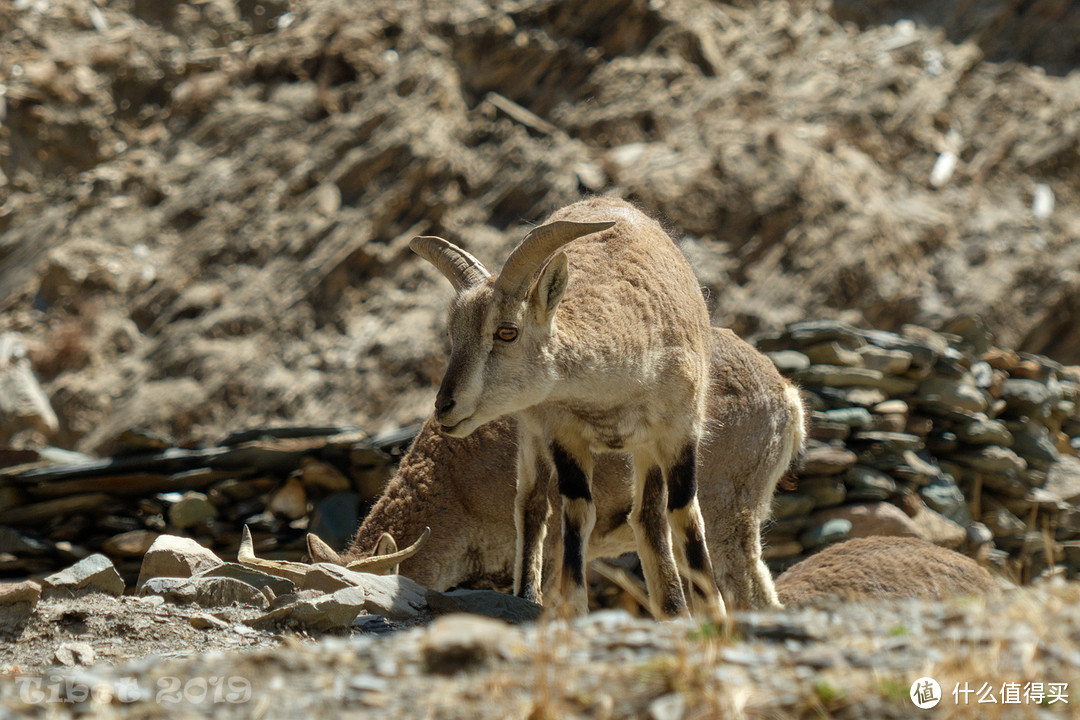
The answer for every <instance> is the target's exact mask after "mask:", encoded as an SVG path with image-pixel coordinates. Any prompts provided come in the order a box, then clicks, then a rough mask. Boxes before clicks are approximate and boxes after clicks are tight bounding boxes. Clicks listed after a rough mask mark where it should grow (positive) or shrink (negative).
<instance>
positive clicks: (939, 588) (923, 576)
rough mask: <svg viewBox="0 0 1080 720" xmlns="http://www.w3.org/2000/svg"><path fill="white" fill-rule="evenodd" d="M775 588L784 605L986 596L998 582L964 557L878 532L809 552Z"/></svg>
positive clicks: (994, 592) (787, 572) (997, 585)
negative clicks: (878, 533) (816, 551)
mask: <svg viewBox="0 0 1080 720" xmlns="http://www.w3.org/2000/svg"><path fill="white" fill-rule="evenodd" d="M776 591H777V593H778V595H779V597H780V600H781V602H783V603H784V605H805V604H807V603H811V602H814V601H815V600H820V599H824V598H833V597H835V598H840V599H842V600H871V599H880V598H925V599H928V600H945V599H947V598H951V597H956V596H958V595H975V596H984V597H989V596H993V595H996V594H997V593H998V592H999V584H998V582H997V581H996V580H995V579H994V577H993V576H992V575H991V574H990V573H989V572H988V571H987V570H986V568H984V567H982V566H981V565H979V564H978V563H977V562H975V561H974V560H972V559H971V558H969V557H967V556H966V555H961V554H960V553H958V552H955V551H953V550H948V549H946V548H943V547H938V546H937V545H934V544H933V543H929V542H926V541H925V540H920V539H918V538H911V537H883V536H879V537H866V538H858V539H855V540H848V541H847V542H843V543H840V544H838V545H832V546H830V547H827V548H825V549H824V550H822V551H821V552H819V553H817V554H816V555H811V556H810V557H808V558H807V559H806V560H803V561H802V562H800V563H799V564H797V565H793V566H792V567H790V568H788V569H787V570H786V571H784V572H783V573H782V574H781V575H780V576H779V577H778V578H776Z"/></svg>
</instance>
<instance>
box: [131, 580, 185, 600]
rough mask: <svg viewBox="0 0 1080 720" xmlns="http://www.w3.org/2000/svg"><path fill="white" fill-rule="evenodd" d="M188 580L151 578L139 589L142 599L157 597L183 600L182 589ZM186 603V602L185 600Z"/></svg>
mask: <svg viewBox="0 0 1080 720" xmlns="http://www.w3.org/2000/svg"><path fill="white" fill-rule="evenodd" d="M186 580H188V578H177V577H156V578H150V579H149V580H147V581H146V582H144V583H143V584H142V585H140V586H139V588H138V593H139V595H140V596H142V597H151V596H157V597H160V598H163V599H164V598H170V599H183V598H182V591H181V588H183V587H184V582H185V581H186ZM185 602H186V600H185Z"/></svg>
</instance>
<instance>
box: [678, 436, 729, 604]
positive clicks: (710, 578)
mask: <svg viewBox="0 0 1080 720" xmlns="http://www.w3.org/2000/svg"><path fill="white" fill-rule="evenodd" d="M667 490H668V496H667V509H668V519H669V522H670V524H671V534H672V541H673V544H674V546H675V557H676V559H677V561H678V563H679V568H680V570H681V571H682V573H683V574H684V575H685V576H686V579H687V581H688V582H689V586H690V595H691V603H692V606H693V608H694V613H695V614H696V615H704V616H706V617H709V618H712V619H716V620H719V619H721V618H723V617H724V615H725V611H726V608H725V607H724V599H723V597H721V595H720V590H719V589H718V588H717V586H716V577H715V575H714V574H713V566H712V561H711V560H710V558H709V548H708V545H707V544H706V542H705V520H704V518H703V517H702V515H701V507H700V505H699V504H698V499H697V442H696V441H692V442H690V443H687V444H686V445H685V446H684V447H683V450H682V452H680V453H679V456H678V457H677V458H676V459H675V461H674V462H673V463H671V465H670V466H669V467H668V471H667Z"/></svg>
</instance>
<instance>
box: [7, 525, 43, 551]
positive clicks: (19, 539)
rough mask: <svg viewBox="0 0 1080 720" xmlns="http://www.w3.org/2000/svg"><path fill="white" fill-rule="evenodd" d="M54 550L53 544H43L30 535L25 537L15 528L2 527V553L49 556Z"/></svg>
mask: <svg viewBox="0 0 1080 720" xmlns="http://www.w3.org/2000/svg"><path fill="white" fill-rule="evenodd" d="M52 552H54V550H53V546H52V544H51V543H47V542H42V541H41V540H38V539H37V538H32V537H30V536H29V535H23V534H22V533H20V532H19V531H18V530H16V529H15V528H10V527H0V553H11V554H12V555H17V556H20V557H22V556H26V555H30V556H35V557H36V556H39V555H49V554H51V553H52Z"/></svg>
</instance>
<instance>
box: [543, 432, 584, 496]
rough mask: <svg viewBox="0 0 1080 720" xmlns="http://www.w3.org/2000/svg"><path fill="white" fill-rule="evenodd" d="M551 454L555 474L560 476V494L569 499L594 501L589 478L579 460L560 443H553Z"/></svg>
mask: <svg viewBox="0 0 1080 720" xmlns="http://www.w3.org/2000/svg"><path fill="white" fill-rule="evenodd" d="M551 456H552V458H553V459H554V460H555V474H556V475H557V476H558V478H559V494H560V495H562V496H563V497H565V498H567V499H569V500H588V501H589V502H592V492H591V491H590V490H589V479H588V478H587V477H585V471H584V470H582V469H581V465H579V464H578V462H577V460H575V459H574V458H572V457H570V454H569V453H568V452H566V450H565V449H563V447H562V446H561V445H559V444H558V443H552V444H551Z"/></svg>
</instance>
